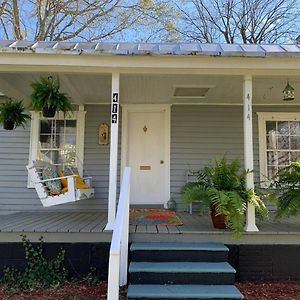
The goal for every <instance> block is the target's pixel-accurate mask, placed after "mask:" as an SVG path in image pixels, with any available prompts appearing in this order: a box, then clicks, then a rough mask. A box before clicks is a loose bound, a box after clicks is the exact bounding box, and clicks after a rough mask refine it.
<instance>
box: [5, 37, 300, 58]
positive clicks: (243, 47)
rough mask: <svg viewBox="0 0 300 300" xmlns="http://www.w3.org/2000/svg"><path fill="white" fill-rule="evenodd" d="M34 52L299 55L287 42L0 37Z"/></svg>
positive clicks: (7, 48) (7, 43) (8, 48)
mask: <svg viewBox="0 0 300 300" xmlns="http://www.w3.org/2000/svg"><path fill="white" fill-rule="evenodd" d="M19 50H20V51H22V52H26V51H33V52H36V53H51V54H55V53H59V54H81V53H83V54H84V53H86V54H112V55H145V54H148V55H193V54H196V55H206V56H225V57H231V56H244V57H265V56H267V57H276V56H280V57H299V56H300V45H296V44H286V45H275V44H273V45H272V44H269V45H268V44H216V43H215V44H208V43H207V44H205V43H202V44H201V43H114V42H111V43H109V42H107V43H106V42H98V43H97V42H78V43H76V42H68V41H66V42H65V41H59V42H55V41H36V42H32V41H25V40H24V41H10V40H0V51H2V52H9V51H13V52H16V51H19Z"/></svg>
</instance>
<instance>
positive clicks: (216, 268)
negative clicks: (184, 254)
mask: <svg viewBox="0 0 300 300" xmlns="http://www.w3.org/2000/svg"><path fill="white" fill-rule="evenodd" d="M135 272H142V273H236V271H235V269H234V268H233V267H232V266H231V265H230V264H229V263H228V262H131V263H130V265H129V273H135Z"/></svg>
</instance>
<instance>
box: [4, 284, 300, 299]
mask: <svg viewBox="0 0 300 300" xmlns="http://www.w3.org/2000/svg"><path fill="white" fill-rule="evenodd" d="M237 287H238V288H239V289H240V290H241V292H242V293H243V295H244V296H245V300H300V281H299V282H295V281H285V282H272V283H239V284H237ZM106 291H107V284H106V282H100V283H98V284H96V285H88V284H86V283H85V282H75V283H74V282H73V283H69V282H68V283H66V284H64V285H63V286H60V287H52V288H50V289H48V290H45V291H36V292H31V293H21V294H8V293H7V292H5V290H4V286H1V288H0V300H8V299H9V300H40V299H45V300H100V299H101V300H105V299H106ZM125 295H126V290H125V289H123V290H121V297H120V300H125V299H126V296H125Z"/></svg>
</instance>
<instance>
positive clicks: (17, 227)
mask: <svg viewBox="0 0 300 300" xmlns="http://www.w3.org/2000/svg"><path fill="white" fill-rule="evenodd" d="M178 216H179V218H180V219H181V220H182V222H183V225H182V226H140V225H139V226H132V225H131V226H130V240H131V241H150V240H152V241H171V240H173V241H195V240H196V241H220V242H224V243H235V244H236V243H246V244H248V243H256V244H261V243H266V244H270V243H273V244H274V243H278V244H285V243H288V244H300V217H297V218H290V219H285V220H283V221H281V222H275V221H272V219H270V220H268V221H259V220H258V222H257V224H258V227H259V229H260V231H259V232H257V233H252V232H247V233H245V234H244V237H243V238H242V239H241V240H239V241H234V240H232V239H231V233H230V231H229V230H218V229H215V228H213V226H212V223H211V220H210V217H209V216H206V215H203V216H200V215H198V214H197V213H193V214H192V215H190V214H188V213H178ZM106 222H107V215H106V213H104V212H97V213H90V212H87V213H83V212H82V213H79V212H20V213H14V214H10V215H2V216H1V218H0V242H17V241H20V234H22V233H24V234H26V235H27V236H28V237H30V238H32V239H33V240H35V239H38V238H39V237H40V236H41V235H43V236H44V239H45V241H49V242H62V241H64V242H91V241H93V242H110V239H111V232H107V231H105V230H104V229H105V226H106Z"/></svg>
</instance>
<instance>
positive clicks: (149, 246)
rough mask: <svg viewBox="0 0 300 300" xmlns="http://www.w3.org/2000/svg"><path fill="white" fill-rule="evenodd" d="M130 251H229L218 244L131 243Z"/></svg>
mask: <svg viewBox="0 0 300 300" xmlns="http://www.w3.org/2000/svg"><path fill="white" fill-rule="evenodd" d="M130 250H131V251H138V250H161V251H163V250H195V251H226V252H228V251H229V249H228V248H227V247H226V246H225V245H223V244H219V243H132V244H131V246H130Z"/></svg>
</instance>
